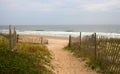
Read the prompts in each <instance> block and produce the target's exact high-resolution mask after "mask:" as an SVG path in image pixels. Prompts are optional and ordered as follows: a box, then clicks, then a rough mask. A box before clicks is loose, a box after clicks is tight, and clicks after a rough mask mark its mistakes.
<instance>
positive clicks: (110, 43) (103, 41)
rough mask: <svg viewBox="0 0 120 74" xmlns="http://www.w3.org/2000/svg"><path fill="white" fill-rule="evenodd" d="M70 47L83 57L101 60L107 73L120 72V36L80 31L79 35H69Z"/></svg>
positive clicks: (117, 73) (119, 73)
mask: <svg viewBox="0 0 120 74" xmlns="http://www.w3.org/2000/svg"><path fill="white" fill-rule="evenodd" d="M69 47H70V49H71V50H72V51H75V52H77V53H78V55H79V56H81V57H88V58H94V59H95V60H97V61H99V62H100V63H101V67H102V69H103V70H104V73H105V74H120V38H108V37H105V36H102V35H101V36H98V35H97V34H96V33H94V34H91V35H85V36H82V33H81V32H80V36H79V37H72V36H69Z"/></svg>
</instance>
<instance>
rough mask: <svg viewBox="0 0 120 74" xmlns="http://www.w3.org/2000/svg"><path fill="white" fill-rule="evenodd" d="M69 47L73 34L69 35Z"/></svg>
mask: <svg viewBox="0 0 120 74" xmlns="http://www.w3.org/2000/svg"><path fill="white" fill-rule="evenodd" d="M69 47H71V35H69Z"/></svg>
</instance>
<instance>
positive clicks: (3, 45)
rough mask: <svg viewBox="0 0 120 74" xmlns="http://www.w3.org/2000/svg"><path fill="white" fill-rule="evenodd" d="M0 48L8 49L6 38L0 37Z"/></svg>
mask: <svg viewBox="0 0 120 74" xmlns="http://www.w3.org/2000/svg"><path fill="white" fill-rule="evenodd" d="M0 48H9V41H8V39H7V38H5V37H3V36H1V35H0Z"/></svg>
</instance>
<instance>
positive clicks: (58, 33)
mask: <svg viewBox="0 0 120 74" xmlns="http://www.w3.org/2000/svg"><path fill="white" fill-rule="evenodd" d="M0 32H2V33H8V30H0ZM17 34H33V35H45V36H63V37H68V36H69V35H72V36H74V37H77V36H79V35H80V32H63V31H19V30H17ZM81 34H82V37H83V36H85V35H92V34H94V32H82V33H81ZM96 34H97V36H104V37H109V38H120V33H104V32H97V33H96Z"/></svg>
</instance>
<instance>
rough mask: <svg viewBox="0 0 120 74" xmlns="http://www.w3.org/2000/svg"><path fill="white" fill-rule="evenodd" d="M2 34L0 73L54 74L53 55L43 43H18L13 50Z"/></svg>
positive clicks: (0, 39) (0, 38) (0, 41)
mask: <svg viewBox="0 0 120 74" xmlns="http://www.w3.org/2000/svg"><path fill="white" fill-rule="evenodd" d="M8 48H9V46H8V40H7V39H6V38H4V37H2V36H0V74H52V73H53V72H52V71H50V69H51V65H50V60H51V55H50V53H49V51H48V50H47V47H46V46H44V45H41V44H28V43H18V44H17V45H16V47H15V48H14V49H13V50H12V51H11V50H9V49H8Z"/></svg>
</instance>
